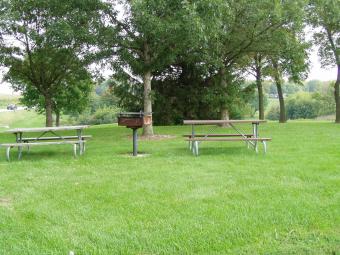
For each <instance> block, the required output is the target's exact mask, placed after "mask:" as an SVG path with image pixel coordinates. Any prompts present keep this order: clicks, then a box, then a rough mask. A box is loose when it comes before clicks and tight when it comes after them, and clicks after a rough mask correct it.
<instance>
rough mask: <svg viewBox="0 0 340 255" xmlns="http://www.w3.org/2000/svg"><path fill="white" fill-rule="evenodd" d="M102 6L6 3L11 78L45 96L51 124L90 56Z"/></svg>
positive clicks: (63, 0)
mask: <svg viewBox="0 0 340 255" xmlns="http://www.w3.org/2000/svg"><path fill="white" fill-rule="evenodd" d="M102 9H103V5H102V4H101V3H100V1H99V0H98V1H97V0H92V1H90V0H85V1H77V0H70V1H69V0H58V1H54V0H36V1H25V0H10V1H9V5H8V6H6V7H5V12H6V14H7V16H6V19H5V26H4V27H2V29H1V33H2V34H4V35H5V36H6V37H7V46H5V48H6V54H4V55H5V65H6V66H7V67H9V72H8V74H7V78H8V80H9V81H11V82H12V83H13V86H14V87H15V88H16V89H18V90H21V91H23V92H25V94H26V95H27V97H31V98H37V94H38V95H39V96H40V97H42V98H43V104H44V111H45V114H46V126H52V125H53V119H52V113H53V100H55V99H56V98H57V96H58V95H60V91H62V90H64V89H65V86H66V84H67V86H68V85H70V84H68V83H67V81H68V80H69V79H70V78H71V77H72V76H73V74H74V73H77V72H78V71H79V70H80V69H82V68H83V66H85V65H87V64H89V63H90V62H91V58H89V55H90V54H89V52H90V51H89V48H90V47H91V44H93V43H94V38H95V36H94V33H93V32H94V31H95V29H96V28H97V24H99V23H100V14H99V10H102ZM9 42H11V44H12V45H13V46H9V45H10V43H9ZM5 43H6V42H5ZM80 73H81V72H80ZM71 84H72V83H71ZM27 93H33V95H32V96H29V95H28V94H27ZM34 93H36V94H34ZM40 102H41V101H40Z"/></svg>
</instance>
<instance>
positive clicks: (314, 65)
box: [0, 48, 337, 94]
mask: <svg viewBox="0 0 340 255" xmlns="http://www.w3.org/2000/svg"><path fill="white" fill-rule="evenodd" d="M310 61H311V66H310V72H309V76H308V79H307V80H321V81H330V80H336V76H337V69H336V67H333V68H328V69H324V68H321V65H320V61H319V57H318V55H317V50H316V48H313V50H312V52H311V55H310ZM1 80H2V77H1V73H0V94H12V93H13V91H12V89H11V88H10V86H9V84H6V83H3V82H2V81H1Z"/></svg>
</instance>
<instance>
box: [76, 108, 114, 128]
mask: <svg viewBox="0 0 340 255" xmlns="http://www.w3.org/2000/svg"><path fill="white" fill-rule="evenodd" d="M119 112H120V109H119V108H117V107H114V106H111V107H107V106H104V107H102V108H98V109H96V110H95V111H94V112H92V113H91V112H89V111H87V112H84V113H83V114H81V115H79V116H78V117H77V118H73V119H71V122H73V123H76V124H81V125H100V124H112V123H116V122H117V115H118V113H119Z"/></svg>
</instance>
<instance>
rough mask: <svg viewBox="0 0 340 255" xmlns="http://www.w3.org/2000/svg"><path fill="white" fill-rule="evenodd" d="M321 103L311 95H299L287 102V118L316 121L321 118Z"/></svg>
mask: <svg viewBox="0 0 340 255" xmlns="http://www.w3.org/2000/svg"><path fill="white" fill-rule="evenodd" d="M319 107H320V102H319V101H317V100H315V99H314V98H313V97H312V96H311V94H306V93H298V94H296V95H294V96H291V97H289V98H288V100H287V116H288V118H289V119H314V118H316V117H317V116H319Z"/></svg>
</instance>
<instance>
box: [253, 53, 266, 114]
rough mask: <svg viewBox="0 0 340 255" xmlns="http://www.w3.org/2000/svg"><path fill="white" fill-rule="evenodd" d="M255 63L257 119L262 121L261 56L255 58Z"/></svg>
mask: <svg viewBox="0 0 340 255" xmlns="http://www.w3.org/2000/svg"><path fill="white" fill-rule="evenodd" d="M255 63H256V86H257V91H258V98H259V119H260V120H264V98H263V85H262V69H261V56H258V57H256V58H255Z"/></svg>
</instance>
